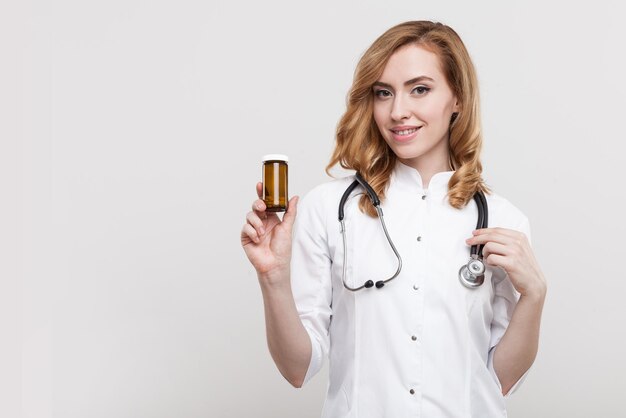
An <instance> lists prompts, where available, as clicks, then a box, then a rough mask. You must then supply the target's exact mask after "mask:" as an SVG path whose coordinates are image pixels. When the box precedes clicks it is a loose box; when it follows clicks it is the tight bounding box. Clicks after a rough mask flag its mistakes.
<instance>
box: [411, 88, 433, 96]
mask: <svg viewBox="0 0 626 418" xmlns="http://www.w3.org/2000/svg"><path fill="white" fill-rule="evenodd" d="M415 90H420V91H423V92H424V93H426V92H428V91H430V88H429V87H426V86H417V87H415V88H414V89H413V91H415ZM422 95H423V93H420V96H422Z"/></svg>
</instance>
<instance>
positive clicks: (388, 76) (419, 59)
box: [379, 44, 444, 84]
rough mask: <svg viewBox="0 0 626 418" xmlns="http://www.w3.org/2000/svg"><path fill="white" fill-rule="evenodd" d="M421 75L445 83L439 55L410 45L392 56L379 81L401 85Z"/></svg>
mask: <svg viewBox="0 0 626 418" xmlns="http://www.w3.org/2000/svg"><path fill="white" fill-rule="evenodd" d="M421 75H425V76H428V77H431V78H432V79H434V80H435V82H438V81H444V75H443V72H442V71H441V65H440V62H439V57H438V56H437V54H435V53H433V52H430V51H429V50H427V49H424V48H422V47H420V46H417V45H414V44H409V45H405V46H403V47H401V48H399V49H398V50H396V52H394V53H393V54H392V55H391V57H390V58H389V60H388V61H387V64H386V65H385V68H384V70H383V73H382V75H381V76H380V78H379V81H382V82H386V83H389V84H394V83H396V84H400V83H403V82H404V81H406V80H409V79H411V78H414V77H417V76H421Z"/></svg>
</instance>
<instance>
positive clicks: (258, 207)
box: [252, 199, 267, 213]
mask: <svg viewBox="0 0 626 418" xmlns="http://www.w3.org/2000/svg"><path fill="white" fill-rule="evenodd" d="M265 209H267V207H266V206H265V202H264V201H263V199H257V200H255V201H254V202H252V210H253V211H255V212H263V213H264V212H265Z"/></svg>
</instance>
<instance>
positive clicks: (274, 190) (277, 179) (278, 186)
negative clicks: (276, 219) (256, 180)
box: [262, 154, 289, 212]
mask: <svg viewBox="0 0 626 418" xmlns="http://www.w3.org/2000/svg"><path fill="white" fill-rule="evenodd" d="M287 161H288V158H287V156H286V155H283V154H268V155H265V156H264V157H263V173H262V175H263V201H264V202H265V206H266V207H267V209H266V211H267V212H285V211H286V210H287V202H289V198H288V194H287V177H288V170H287Z"/></svg>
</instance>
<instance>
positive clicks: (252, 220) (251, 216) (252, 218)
mask: <svg viewBox="0 0 626 418" xmlns="http://www.w3.org/2000/svg"><path fill="white" fill-rule="evenodd" d="M246 220H247V221H248V223H249V224H250V225H252V226H253V227H254V229H256V230H257V231H258V232H259V235H263V234H265V228H263V221H261V219H259V217H258V216H257V214H256V213H254V212H248V214H247V215H246Z"/></svg>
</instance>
